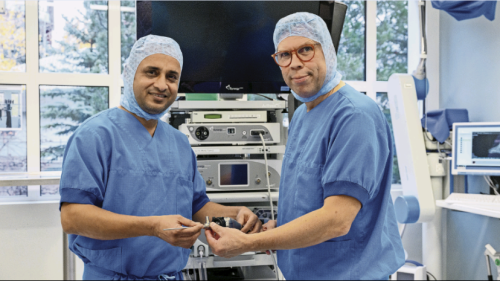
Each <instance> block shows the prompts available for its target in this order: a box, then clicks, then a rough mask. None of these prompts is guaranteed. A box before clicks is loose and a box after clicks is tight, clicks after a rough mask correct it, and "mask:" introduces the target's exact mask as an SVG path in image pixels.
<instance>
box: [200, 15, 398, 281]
mask: <svg viewBox="0 0 500 281" xmlns="http://www.w3.org/2000/svg"><path fill="white" fill-rule="evenodd" d="M274 44H275V47H276V51H277V52H276V53H275V54H274V55H272V57H273V58H274V60H275V62H276V63H277V64H278V66H279V67H280V69H281V72H282V75H283V79H284V80H285V82H286V84H287V85H288V86H289V87H290V88H291V89H292V93H293V95H294V96H295V97H296V98H297V99H298V100H300V101H302V102H304V103H305V104H303V105H301V106H300V107H299V108H298V109H297V111H296V112H295V114H294V116H293V119H292V122H291V124H290V127H289V136H288V142H287V147H286V152H285V157H284V158H283V166H282V167H283V168H282V173H281V182H280V195H279V205H278V210H279V219H278V221H277V222H276V221H270V222H268V223H267V224H266V225H264V227H263V230H264V232H261V233H258V234H254V235H244V234H241V233H238V232H237V231H233V230H231V229H224V228H221V227H218V226H217V225H214V224H212V225H211V227H212V231H208V230H207V231H206V235H207V240H208V242H209V244H210V246H211V247H212V248H213V251H214V253H215V254H217V255H219V256H223V257H232V256H235V255H238V254H240V253H243V252H246V251H265V250H266V249H275V250H278V253H277V255H278V265H279V268H280V269H281V271H282V272H283V275H284V276H285V278H286V279H287V280H291V279H303V280H305V279H330V280H331V279H374V280H375V279H387V278H388V277H389V275H390V274H392V273H394V272H395V271H396V270H397V269H398V268H399V267H401V266H402V265H403V264H404V250H403V247H402V243H401V238H400V236H399V232H398V227H397V223H396V217H395V214H394V209H393V203H392V200H391V197H390V188H391V181H392V159H393V142H392V138H391V132H390V128H389V126H388V124H387V121H386V119H385V117H384V115H383V114H382V112H381V110H380V109H379V107H378V106H377V104H376V103H375V102H374V101H373V100H371V99H370V98H368V97H366V96H365V95H363V94H361V93H360V92H358V91H356V90H355V89H353V88H352V87H351V86H349V85H346V84H345V83H344V82H342V81H341V80H340V79H341V75H340V73H338V72H337V70H336V67H337V59H336V54H335V49H334V46H333V43H332V39H331V35H330V32H329V31H328V28H327V26H326V24H325V22H324V21H323V20H322V19H321V18H320V17H318V16H316V15H313V14H309V13H296V14H292V15H289V16H287V17H285V18H283V19H281V20H280V21H279V22H278V23H277V25H276V29H275V31H274ZM276 226H277V227H276Z"/></svg>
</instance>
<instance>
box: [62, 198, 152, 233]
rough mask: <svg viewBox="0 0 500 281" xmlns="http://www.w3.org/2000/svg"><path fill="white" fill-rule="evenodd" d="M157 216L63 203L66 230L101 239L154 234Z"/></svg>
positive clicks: (63, 221) (63, 223) (63, 222)
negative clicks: (121, 213)
mask: <svg viewBox="0 0 500 281" xmlns="http://www.w3.org/2000/svg"><path fill="white" fill-rule="evenodd" d="M155 218H156V217H136V216H127V215H120V214H116V213H113V212H110V211H107V210H104V209H102V208H99V207H97V206H94V205H86V204H69V203H63V206H62V207H61V223H62V225H63V229H64V232H66V233H68V234H77V235H81V236H85V237H89V238H93V239H99V240H114V239H124V238H131V237H138V236H153V235H154V231H153V229H154V225H155V223H156V221H155Z"/></svg>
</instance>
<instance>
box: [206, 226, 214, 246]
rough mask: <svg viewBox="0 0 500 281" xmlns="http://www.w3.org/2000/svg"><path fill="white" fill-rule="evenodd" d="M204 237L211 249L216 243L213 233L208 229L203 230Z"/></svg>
mask: <svg viewBox="0 0 500 281" xmlns="http://www.w3.org/2000/svg"><path fill="white" fill-rule="evenodd" d="M205 236H206V237H207V242H208V245H210V247H212V248H213V245H214V244H215V243H216V241H217V239H216V238H215V236H214V232H213V231H211V230H210V229H205Z"/></svg>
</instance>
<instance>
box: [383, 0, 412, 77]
mask: <svg viewBox="0 0 500 281" xmlns="http://www.w3.org/2000/svg"><path fill="white" fill-rule="evenodd" d="M407 72H408V1H380V2H377V80H378V81H387V80H389V77H390V76H391V75H392V74H393V73H407Z"/></svg>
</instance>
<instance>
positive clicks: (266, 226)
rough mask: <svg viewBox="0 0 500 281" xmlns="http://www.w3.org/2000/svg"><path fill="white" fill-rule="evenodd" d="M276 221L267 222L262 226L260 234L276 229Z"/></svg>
mask: <svg viewBox="0 0 500 281" xmlns="http://www.w3.org/2000/svg"><path fill="white" fill-rule="evenodd" d="M276 224H277V222H276V220H269V221H268V222H266V223H265V224H264V225H263V226H262V232H264V231H268V230H271V229H273V228H276Z"/></svg>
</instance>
